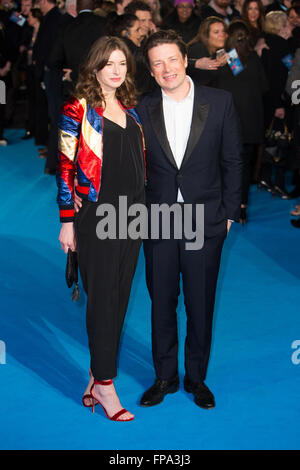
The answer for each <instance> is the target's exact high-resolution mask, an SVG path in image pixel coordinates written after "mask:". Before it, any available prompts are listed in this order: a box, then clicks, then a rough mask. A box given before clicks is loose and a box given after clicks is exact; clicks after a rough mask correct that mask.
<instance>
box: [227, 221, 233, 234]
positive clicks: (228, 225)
mask: <svg viewBox="0 0 300 470" xmlns="http://www.w3.org/2000/svg"><path fill="white" fill-rule="evenodd" d="M231 224H232V222H231V220H227V233H228V232H229V230H230V227H231Z"/></svg>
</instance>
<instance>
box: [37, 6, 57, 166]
mask: <svg viewBox="0 0 300 470" xmlns="http://www.w3.org/2000/svg"><path fill="white" fill-rule="evenodd" d="M38 6H39V8H40V10H41V12H42V15H43V22H42V23H41V26H40V28H39V31H38V34H37V38H36V41H35V43H34V46H33V57H32V58H33V61H34V62H35V73H36V78H37V81H38V82H39V83H40V84H41V88H42V89H43V90H45V93H46V96H47V104H48V115H47V111H46V110H45V109H44V102H40V101H39V100H38V101H37V113H38V115H39V116H41V118H42V119H45V120H46V119H47V120H48V116H49V118H50V131H49V138H48V153H47V148H46V147H45V148H43V149H42V153H40V156H42V155H43V156H44V157H45V158H47V161H46V165H45V170H44V172H45V173H46V174H52V175H54V174H55V171H56V158H57V152H56V151H55V146H54V145H53V142H54V141H55V123H56V116H57V113H56V102H57V87H56V86H55V85H54V83H53V80H52V75H51V71H50V54H51V50H52V47H53V44H54V41H55V39H56V37H57V34H58V32H59V29H60V27H61V26H62V22H63V15H62V14H61V12H60V11H59V9H58V8H57V6H56V0H39V1H38ZM44 124H45V123H44Z"/></svg>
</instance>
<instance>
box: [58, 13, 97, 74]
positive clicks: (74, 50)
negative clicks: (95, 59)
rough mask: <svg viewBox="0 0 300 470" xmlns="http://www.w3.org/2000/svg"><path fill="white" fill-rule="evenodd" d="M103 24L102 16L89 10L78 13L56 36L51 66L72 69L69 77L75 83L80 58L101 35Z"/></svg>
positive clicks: (83, 57)
mask: <svg viewBox="0 0 300 470" xmlns="http://www.w3.org/2000/svg"><path fill="white" fill-rule="evenodd" d="M104 26H105V20H104V18H101V17H100V16H97V15H94V14H93V13H90V12H83V13H80V14H79V15H78V16H77V17H76V18H75V19H73V20H72V21H71V23H69V24H68V25H67V26H66V27H65V28H64V30H63V31H62V34H61V35H60V36H59V37H58V38H57V40H56V42H55V44H54V47H53V50H52V53H51V58H50V61H51V66H52V67H56V68H58V69H63V68H68V69H72V74H71V78H72V80H73V82H74V83H75V82H76V81H77V78H78V71H79V66H80V64H81V62H82V60H83V59H85V58H86V55H87V54H88V52H89V50H90V48H91V46H92V44H93V43H94V42H95V41H96V40H97V39H98V38H100V37H101V36H103V34H104Z"/></svg>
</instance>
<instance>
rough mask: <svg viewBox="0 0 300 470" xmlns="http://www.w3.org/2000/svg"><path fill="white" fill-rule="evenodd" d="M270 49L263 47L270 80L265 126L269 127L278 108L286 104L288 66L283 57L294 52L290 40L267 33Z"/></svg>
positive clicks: (263, 55)
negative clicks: (285, 92) (285, 91)
mask: <svg viewBox="0 0 300 470" xmlns="http://www.w3.org/2000/svg"><path fill="white" fill-rule="evenodd" d="M265 40H266V43H267V45H268V47H269V49H263V52H262V56H261V60H262V64H263V66H264V70H265V73H266V76H267V79H268V82H269V91H268V92H267V94H266V96H265V126H266V127H268V126H269V124H270V122H271V121H272V118H273V116H274V113H275V110H276V109H277V108H282V107H284V106H285V100H284V90H285V85H286V81H287V78H288V72H289V70H288V68H287V67H286V65H284V63H283V61H282V59H283V58H284V57H286V56H287V55H289V54H291V53H292V50H291V48H290V44H289V41H288V40H286V39H283V38H282V37H280V36H278V35H276V34H266V35H265Z"/></svg>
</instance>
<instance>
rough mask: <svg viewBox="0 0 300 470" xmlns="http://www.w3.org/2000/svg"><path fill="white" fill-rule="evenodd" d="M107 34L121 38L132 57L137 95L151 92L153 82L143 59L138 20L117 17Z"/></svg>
mask: <svg viewBox="0 0 300 470" xmlns="http://www.w3.org/2000/svg"><path fill="white" fill-rule="evenodd" d="M109 34H110V35H112V36H118V37H120V38H122V39H123V41H124V42H125V43H126V44H127V46H128V48H129V50H130V52H131V53H132V55H133V57H134V60H135V65H136V70H135V73H134V82H135V86H136V89H137V91H138V93H139V94H143V93H147V92H149V91H151V90H153V88H154V84H155V82H154V79H153V78H152V77H151V75H150V72H149V70H148V68H147V67H146V64H145V62H144V59H143V53H142V48H141V41H142V39H143V37H144V33H143V31H142V28H141V25H140V21H139V19H138V18H137V17H136V16H135V15H131V14H130V13H125V15H121V16H118V17H116V18H115V21H113V22H112V23H111V27H110V29H109Z"/></svg>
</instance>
